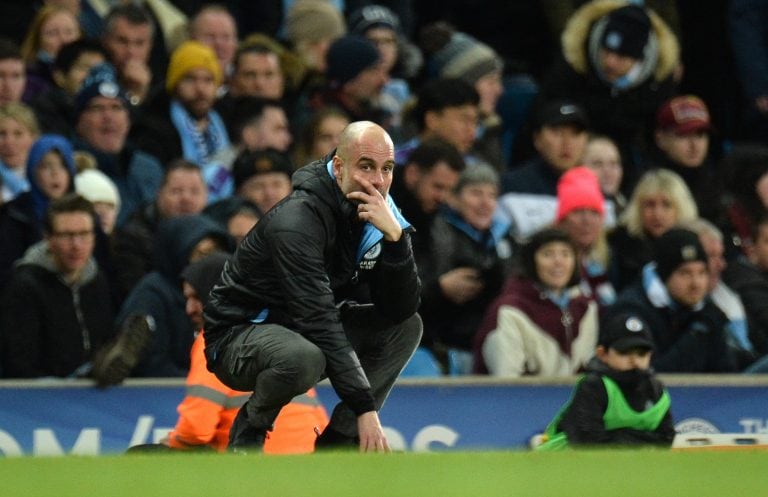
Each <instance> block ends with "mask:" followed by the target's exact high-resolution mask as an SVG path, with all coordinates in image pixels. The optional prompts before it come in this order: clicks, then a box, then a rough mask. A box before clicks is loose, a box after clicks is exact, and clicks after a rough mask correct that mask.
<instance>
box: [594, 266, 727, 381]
mask: <svg viewBox="0 0 768 497" xmlns="http://www.w3.org/2000/svg"><path fill="white" fill-rule="evenodd" d="M622 311H630V312H636V313H638V314H639V315H640V316H642V318H643V319H645V321H646V322H647V323H648V325H649V326H650V328H651V332H652V333H653V341H654V344H655V345H656V347H655V350H654V353H653V359H652V361H651V364H652V365H653V367H654V369H655V370H656V371H659V372H663V373H735V372H736V361H735V358H734V357H733V356H732V354H731V351H730V348H729V347H728V345H727V343H726V331H725V327H726V324H727V322H728V318H727V317H726V316H725V314H723V311H721V310H720V309H719V308H718V307H717V306H715V304H714V303H712V301H711V300H710V298H709V297H707V298H706V300H705V301H704V303H703V305H702V307H701V308H700V309H696V310H694V309H688V308H683V307H682V306H681V305H679V304H676V303H670V304H668V305H665V306H660V307H657V306H656V305H654V304H653V303H652V302H651V300H650V298H649V296H648V293H647V292H646V290H645V288H644V287H643V283H642V281H638V282H637V283H635V284H634V285H632V286H630V287H629V288H627V289H626V290H624V291H623V292H621V294H620V295H619V298H618V300H617V301H616V303H615V304H613V305H612V306H611V307H609V308H608V309H607V310H606V313H607V315H606V316H610V315H613V313H620V312H622ZM606 319H608V317H606Z"/></svg>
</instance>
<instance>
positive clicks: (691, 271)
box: [665, 261, 709, 307]
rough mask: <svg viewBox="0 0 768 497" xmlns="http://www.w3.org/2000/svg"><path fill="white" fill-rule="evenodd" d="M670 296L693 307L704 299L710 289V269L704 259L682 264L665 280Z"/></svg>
mask: <svg viewBox="0 0 768 497" xmlns="http://www.w3.org/2000/svg"><path fill="white" fill-rule="evenodd" d="M665 284H666V286H667V291H668V292H669V295H670V297H672V298H673V299H674V300H675V301H676V302H678V303H680V304H682V305H684V306H686V307H693V306H695V305H696V304H698V303H699V302H701V301H702V300H703V299H704V296H705V295H706V294H707V292H708V291H709V271H708V270H707V264H706V263H704V262H702V261H691V262H686V263H684V264H682V265H680V266H679V267H678V268H677V269H676V270H675V271H673V272H672V274H671V275H670V276H669V278H668V279H667V281H666V282H665Z"/></svg>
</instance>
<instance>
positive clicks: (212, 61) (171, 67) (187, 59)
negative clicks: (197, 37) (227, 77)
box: [165, 40, 223, 93]
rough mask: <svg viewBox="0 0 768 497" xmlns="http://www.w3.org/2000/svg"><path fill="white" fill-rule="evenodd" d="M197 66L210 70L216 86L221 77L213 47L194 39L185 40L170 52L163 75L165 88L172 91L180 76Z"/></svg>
mask: <svg viewBox="0 0 768 497" xmlns="http://www.w3.org/2000/svg"><path fill="white" fill-rule="evenodd" d="M198 68H202V69H207V70H208V71H210V72H211V74H213V79H214V81H215V82H216V86H219V85H220V84H221V80H222V77H223V76H222V71H221V66H220V65H219V60H218V59H217V58H216V53H215V52H214V51H213V49H211V48H210V47H208V46H207V45H203V44H202V43H200V42H197V41H194V40H188V41H185V42H184V43H182V44H181V45H179V47H178V48H177V49H176V50H174V51H173V53H172V54H171V61H170V62H169V63H168V72H167V74H166V76H165V90H166V91H167V92H168V93H173V91H174V90H175V89H176V85H177V84H179V81H180V80H181V78H183V77H184V75H185V74H187V73H188V72H189V71H191V70H192V69H198Z"/></svg>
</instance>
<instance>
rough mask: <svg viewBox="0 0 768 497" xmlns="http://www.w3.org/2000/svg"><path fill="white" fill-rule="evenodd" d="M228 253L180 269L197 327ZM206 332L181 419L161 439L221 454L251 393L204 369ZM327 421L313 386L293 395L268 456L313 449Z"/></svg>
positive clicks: (194, 358) (196, 350)
mask: <svg viewBox="0 0 768 497" xmlns="http://www.w3.org/2000/svg"><path fill="white" fill-rule="evenodd" d="M229 258H230V255H229V254H225V253H223V252H215V253H213V254H211V255H208V256H206V257H205V258H203V259H200V260H199V261H196V262H193V263H192V264H190V265H189V266H188V267H187V268H186V269H185V270H184V271H183V272H182V279H183V285H184V296H185V297H186V299H187V307H186V312H187V314H188V315H189V317H190V319H191V320H192V321H193V323H195V325H196V326H198V327H199V328H202V323H203V305H204V304H205V301H206V300H207V298H208V293H209V292H210V290H211V288H213V285H214V284H215V283H216V280H217V279H218V277H219V275H220V273H221V270H222V268H223V267H224V264H225V262H226V261H227V260H228V259H229ZM203 336H204V333H203V332H202V330H201V332H200V333H199V334H198V336H197V338H196V339H195V341H194V343H193V345H192V351H191V362H190V368H189V374H188V375H187V380H186V396H185V397H184V400H182V402H181V403H180V404H179V407H178V409H177V410H178V412H179V420H178V422H177V423H176V427H175V428H174V429H173V431H171V432H170V433H169V434H168V438H167V439H166V440H164V443H165V445H167V446H169V447H171V448H172V449H180V450H191V449H198V448H202V447H206V448H212V449H214V450H216V451H219V452H223V451H225V450H226V448H227V443H228V441H229V429H230V427H231V426H232V422H233V420H234V419H235V416H236V415H237V412H238V410H239V409H240V407H241V406H242V405H243V404H245V402H246V401H247V400H248V397H249V396H250V395H251V392H240V391H237V390H232V389H231V388H229V387H227V386H225V385H224V384H223V383H221V381H219V380H218V379H217V378H216V376H214V374H213V373H211V372H209V371H208V369H207V367H206V361H205V355H204V353H203V349H204V348H205V343H204V339H203ZM327 424H328V414H327V412H326V411H325V408H324V407H323V405H322V404H321V403H320V401H319V399H318V398H317V392H315V389H314V388H312V389H310V390H309V391H308V392H306V393H305V394H302V395H299V396H297V397H295V398H294V399H293V400H292V401H291V402H290V403H289V404H287V405H286V406H285V407H283V409H282V410H281V411H280V415H279V416H278V417H277V419H276V420H275V426H274V430H272V432H271V433H270V435H269V438H268V439H267V440H266V443H265V445H264V452H265V453H267V454H303V453H309V452H313V451H314V448H315V437H316V435H315V430H318V431H322V430H323V429H324V428H325V426H326V425H327Z"/></svg>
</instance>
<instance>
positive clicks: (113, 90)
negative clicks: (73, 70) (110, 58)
mask: <svg viewBox="0 0 768 497" xmlns="http://www.w3.org/2000/svg"><path fill="white" fill-rule="evenodd" d="M96 97H106V98H118V99H120V101H121V102H122V103H123V105H124V106H126V107H127V106H128V96H127V95H126V94H125V92H124V91H123V89H122V88H120V85H119V84H118V82H117V72H116V71H115V67H114V66H113V65H112V64H110V63H108V62H102V63H101V64H96V65H95V66H93V67H92V68H91V70H90V71H88V75H87V76H86V77H85V81H83V84H82V86H80V91H78V92H77V95H76V96H75V114H76V115H77V116H80V114H81V113H82V112H83V110H84V109H85V107H86V106H87V105H88V102H90V101H91V99H93V98H96Z"/></svg>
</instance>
